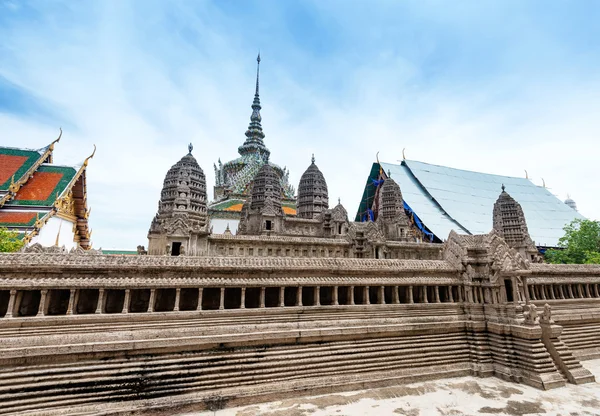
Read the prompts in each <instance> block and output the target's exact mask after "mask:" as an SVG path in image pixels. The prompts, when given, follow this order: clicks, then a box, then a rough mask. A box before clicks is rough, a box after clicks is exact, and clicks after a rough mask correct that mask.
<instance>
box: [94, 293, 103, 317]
mask: <svg viewBox="0 0 600 416" xmlns="http://www.w3.org/2000/svg"><path fill="white" fill-rule="evenodd" d="M96 313H104V289H98V304H97V305H96Z"/></svg>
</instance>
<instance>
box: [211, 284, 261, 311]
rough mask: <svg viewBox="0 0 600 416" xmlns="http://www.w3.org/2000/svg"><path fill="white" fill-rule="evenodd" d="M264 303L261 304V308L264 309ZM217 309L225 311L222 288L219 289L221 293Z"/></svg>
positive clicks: (223, 289)
mask: <svg viewBox="0 0 600 416" xmlns="http://www.w3.org/2000/svg"><path fill="white" fill-rule="evenodd" d="M264 306H265V305H264V302H263V307H264ZM219 309H221V310H223V309H225V288H224V287H222V288H221V293H220V295H219Z"/></svg>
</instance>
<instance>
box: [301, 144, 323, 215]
mask: <svg viewBox="0 0 600 416" xmlns="http://www.w3.org/2000/svg"><path fill="white" fill-rule="evenodd" d="M297 207H298V209H297V212H298V214H297V215H298V217H299V218H306V219H314V218H316V216H317V215H319V214H321V213H322V212H323V211H325V210H327V209H328V208H329V195H328V192H327V182H326V181H325V177H324V176H323V174H322V173H321V171H320V170H319V168H318V167H317V165H315V157H314V155H313V157H312V163H311V164H310V166H309V167H308V169H306V171H305V172H304V173H303V174H302V177H301V178H300V184H299V185H298V202H297Z"/></svg>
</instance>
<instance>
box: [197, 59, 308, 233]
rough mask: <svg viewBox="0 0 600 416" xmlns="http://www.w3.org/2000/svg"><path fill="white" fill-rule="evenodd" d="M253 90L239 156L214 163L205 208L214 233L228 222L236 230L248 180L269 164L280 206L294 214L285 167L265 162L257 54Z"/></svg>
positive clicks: (249, 189) (249, 185)
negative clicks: (212, 182)
mask: <svg viewBox="0 0 600 416" xmlns="http://www.w3.org/2000/svg"><path fill="white" fill-rule="evenodd" d="M257 63H258V66H257V70H256V89H255V92H254V101H253V102H252V114H251V116H250V124H249V125H248V129H247V130H246V140H245V141H244V143H243V144H242V145H241V146H240V147H239V148H238V153H239V155H240V156H239V157H238V158H237V159H234V160H231V161H229V162H226V163H224V164H223V163H221V160H220V159H219V162H218V165H217V164H215V165H214V169H215V182H216V183H215V187H214V195H213V198H214V201H213V202H212V203H211V204H210V205H209V207H208V211H209V216H210V219H211V224H212V225H213V227H214V228H215V232H216V233H222V232H223V231H224V229H225V227H226V224H229V225H230V226H231V228H232V229H234V230H236V229H237V225H238V222H239V220H240V215H241V211H242V207H243V205H244V202H246V201H247V200H248V198H249V197H250V193H251V192H252V181H253V179H254V177H255V176H256V174H257V173H258V171H259V170H260V168H261V167H262V166H263V165H264V164H265V163H269V164H270V165H271V166H272V167H273V169H274V170H275V172H276V173H277V176H278V178H279V182H280V184H281V188H282V190H283V196H282V209H283V210H284V212H285V214H286V215H295V214H296V202H295V195H294V194H295V190H294V188H293V187H292V186H291V185H290V184H289V182H288V180H289V172H288V170H287V169H286V168H283V169H282V168H281V167H279V166H278V165H276V164H274V163H272V162H269V158H270V155H271V152H270V150H269V149H268V148H267V146H266V145H265V143H264V138H265V133H264V131H263V128H262V117H261V114H260V110H261V105H260V97H259V68H260V55H259V56H258V58H257Z"/></svg>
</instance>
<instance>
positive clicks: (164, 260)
mask: <svg viewBox="0 0 600 416" xmlns="http://www.w3.org/2000/svg"><path fill="white" fill-rule="evenodd" d="M27 269H29V270H35V269H43V270H50V271H59V270H66V269H71V270H99V269H101V270H106V271H114V270H119V271H125V270H135V271H141V270H157V271H158V270H165V269H166V270H189V271H199V270H202V271H203V272H212V271H215V272H228V271H232V272H245V271H263V272H266V273H270V272H275V271H283V272H288V271H289V272H291V271H296V272H297V271H313V270H314V271H319V272H324V271H327V272H332V271H335V272H336V274H343V273H352V272H360V273H365V272H366V273H368V274H369V275H372V274H377V273H384V274H387V273H398V272H402V273H411V272H421V273H422V272H426V273H438V272H458V271H459V269H457V268H456V267H455V266H453V265H451V264H450V263H448V262H446V261H443V260H383V259H379V260H375V259H347V258H293V257H184V256H181V257H170V256H113V255H99V254H76V253H69V254H63V253H61V254H48V253H10V254H0V270H1V271H0V274H3V272H6V271H11V272H13V271H20V272H22V271H24V270H27Z"/></svg>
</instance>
